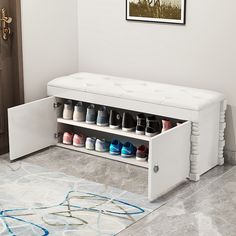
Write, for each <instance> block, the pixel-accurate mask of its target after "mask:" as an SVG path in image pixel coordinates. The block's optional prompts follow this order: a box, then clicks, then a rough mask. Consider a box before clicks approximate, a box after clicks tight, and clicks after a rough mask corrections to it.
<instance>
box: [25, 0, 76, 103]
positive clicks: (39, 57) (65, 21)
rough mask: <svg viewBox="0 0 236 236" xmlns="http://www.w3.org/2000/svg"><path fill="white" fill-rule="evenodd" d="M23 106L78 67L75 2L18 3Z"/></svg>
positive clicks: (36, 0) (37, 0)
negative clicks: (50, 82) (53, 82)
mask: <svg viewBox="0 0 236 236" xmlns="http://www.w3.org/2000/svg"><path fill="white" fill-rule="evenodd" d="M21 8H22V34H23V63H24V86H25V100H26V102H29V101H32V100H36V99H38V98H42V97H45V96H46V84H47V82H48V81H50V80H51V79H53V78H55V77H57V76H61V75H65V74H70V73H74V72H76V71H77V67H78V34H77V31H78V25H77V22H78V19H77V0H21Z"/></svg>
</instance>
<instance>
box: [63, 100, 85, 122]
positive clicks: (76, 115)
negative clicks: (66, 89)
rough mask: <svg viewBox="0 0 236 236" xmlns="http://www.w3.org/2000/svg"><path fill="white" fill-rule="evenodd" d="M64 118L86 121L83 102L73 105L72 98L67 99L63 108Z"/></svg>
mask: <svg viewBox="0 0 236 236" xmlns="http://www.w3.org/2000/svg"><path fill="white" fill-rule="evenodd" d="M62 117H63V119H65V120H72V119H73V120H74V121H78V122H82V121H85V108H84V106H83V103H82V102H77V103H76V105H75V106H74V107H73V102H72V100H67V101H66V102H65V103H64V109H63V116H62Z"/></svg>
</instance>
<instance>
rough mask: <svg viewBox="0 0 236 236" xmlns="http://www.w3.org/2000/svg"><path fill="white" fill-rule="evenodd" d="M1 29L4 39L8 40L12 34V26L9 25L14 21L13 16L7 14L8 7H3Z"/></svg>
mask: <svg viewBox="0 0 236 236" xmlns="http://www.w3.org/2000/svg"><path fill="white" fill-rule="evenodd" d="M0 21H1V31H2V39H3V40H5V41H6V40H8V38H9V36H10V34H11V28H10V27H9V24H11V23H12V18H11V17H10V16H7V10H6V8H2V9H1V19H0Z"/></svg>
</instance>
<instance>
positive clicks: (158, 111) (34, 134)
mask: <svg viewBox="0 0 236 236" xmlns="http://www.w3.org/2000/svg"><path fill="white" fill-rule="evenodd" d="M47 89H48V91H47V92H48V96H49V97H48V98H45V99H42V100H38V101H35V102H32V103H28V104H24V105H21V106H17V107H14V108H11V109H9V111H8V113H9V142H10V159H11V160H16V159H17V158H20V157H22V156H25V155H28V154H30V153H33V152H35V151H38V150H40V149H43V148H45V147H48V146H52V145H58V146H61V147H66V148H69V149H73V150H77V151H81V152H86V153H90V154H93V155H97V156H101V157H104V158H108V159H112V160H115V161H120V162H125V163H128V164H131V165H136V166H139V167H140V168H146V169H148V185H149V186H148V189H149V192H148V197H149V200H150V201H153V200H154V199H156V198H157V197H158V196H160V195H161V194H164V193H166V192H167V191H168V190H170V189H171V188H173V187H174V186H176V185H177V184H179V183H180V182H182V181H184V180H185V179H186V178H190V179H191V180H194V181H198V180H199V178H200V175H201V174H203V173H205V172H206V171H208V170H209V169H211V168H213V167H214V166H216V165H222V164H223V163H224V157H223V148H224V145H225V141H224V129H225V126H226V124H225V110H226V101H225V99H224V96H223V95H222V94H220V93H217V92H213V91H207V90H200V89H194V88H186V87H180V86H173V85H167V84H160V83H154V82H147V81H140V80H133V79H126V78H118V77H113V76H107V75H98V74H90V73H77V74H73V75H69V76H65V77H60V78H57V79H54V80H52V81H51V82H49V83H48V87H47ZM64 99H71V100H76V101H83V102H85V103H94V104H97V105H105V106H108V107H112V108H116V109H120V110H129V111H133V112H142V113H146V114H154V115H157V116H160V117H168V118H170V119H176V120H181V121H182V122H183V123H182V124H181V125H179V126H176V127H174V128H172V129H170V130H168V131H166V132H164V133H161V134H159V135H156V136H154V137H147V136H145V135H137V134H135V133H129V132H123V131H122V130H113V129H110V128H108V127H99V126H96V125H89V124H86V123H85V122H75V121H72V120H63V119H62V118H61V109H62V103H63V100H64ZM65 127H76V128H78V129H82V130H83V131H88V133H89V132H95V133H96V134H100V135H101V134H104V135H106V137H111V138H113V137H116V136H117V137H121V138H123V139H125V140H127V139H128V140H129V139H130V140H133V141H134V142H136V143H140V142H144V143H146V144H147V145H149V161H148V162H138V161H136V160H135V159H134V158H133V159H132V158H131V159H127V158H118V157H114V156H111V155H110V154H108V153H98V152H93V151H88V150H86V149H84V148H76V147H73V146H65V145H63V144H62V143H61V142H60V138H58V137H59V134H60V133H63V132H64V131H65Z"/></svg>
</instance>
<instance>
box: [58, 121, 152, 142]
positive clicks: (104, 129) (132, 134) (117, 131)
mask: <svg viewBox="0 0 236 236" xmlns="http://www.w3.org/2000/svg"><path fill="white" fill-rule="evenodd" d="M57 122H58V123H62V124H67V125H73V126H77V127H81V128H86V129H92V130H96V131H101V132H105V133H110V134H114V135H120V136H124V137H129V138H134V139H138V140H144V141H150V140H151V138H150V137H148V136H145V135H139V134H136V133H135V132H124V131H122V130H121V129H111V128H109V127H101V126H98V125H96V124H87V123H86V122H77V121H73V120H65V119H62V118H58V119H57Z"/></svg>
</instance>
